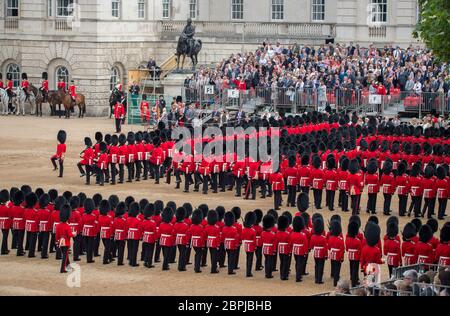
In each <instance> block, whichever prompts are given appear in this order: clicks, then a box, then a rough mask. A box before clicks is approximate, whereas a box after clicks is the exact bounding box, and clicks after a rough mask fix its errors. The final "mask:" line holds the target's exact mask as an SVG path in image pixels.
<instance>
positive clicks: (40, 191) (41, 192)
mask: <svg viewBox="0 0 450 316" xmlns="http://www.w3.org/2000/svg"><path fill="white" fill-rule="evenodd" d="M34 193H36V195H37V197H38V199H39V198H40V196H41V195H42V194H44V193H45V192H44V189H42V188H37V189H36V190H35V191H34Z"/></svg>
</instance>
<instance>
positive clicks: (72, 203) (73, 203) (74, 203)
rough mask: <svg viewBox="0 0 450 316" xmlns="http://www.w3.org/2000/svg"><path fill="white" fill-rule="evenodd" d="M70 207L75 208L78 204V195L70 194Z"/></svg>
mask: <svg viewBox="0 0 450 316" xmlns="http://www.w3.org/2000/svg"><path fill="white" fill-rule="evenodd" d="M69 205H70V208H71V209H72V210H75V209H77V208H78V207H79V206H80V198H79V197H78V196H76V195H75V196H72V197H71V198H70V201H69Z"/></svg>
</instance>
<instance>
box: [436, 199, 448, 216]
mask: <svg viewBox="0 0 450 316" xmlns="http://www.w3.org/2000/svg"><path fill="white" fill-rule="evenodd" d="M438 202H439V208H438V218H443V217H444V215H445V210H446V209H447V199H438Z"/></svg>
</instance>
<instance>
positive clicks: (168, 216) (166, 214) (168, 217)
mask: <svg viewBox="0 0 450 316" xmlns="http://www.w3.org/2000/svg"><path fill="white" fill-rule="evenodd" d="M161 218H162V221H163V222H164V223H170V222H171V221H172V219H173V210H172V209H171V208H170V207H166V208H164V210H163V212H162V214H161Z"/></svg>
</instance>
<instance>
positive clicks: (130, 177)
mask: <svg viewBox="0 0 450 316" xmlns="http://www.w3.org/2000/svg"><path fill="white" fill-rule="evenodd" d="M127 171H128V182H133V179H134V162H129V163H127Z"/></svg>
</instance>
